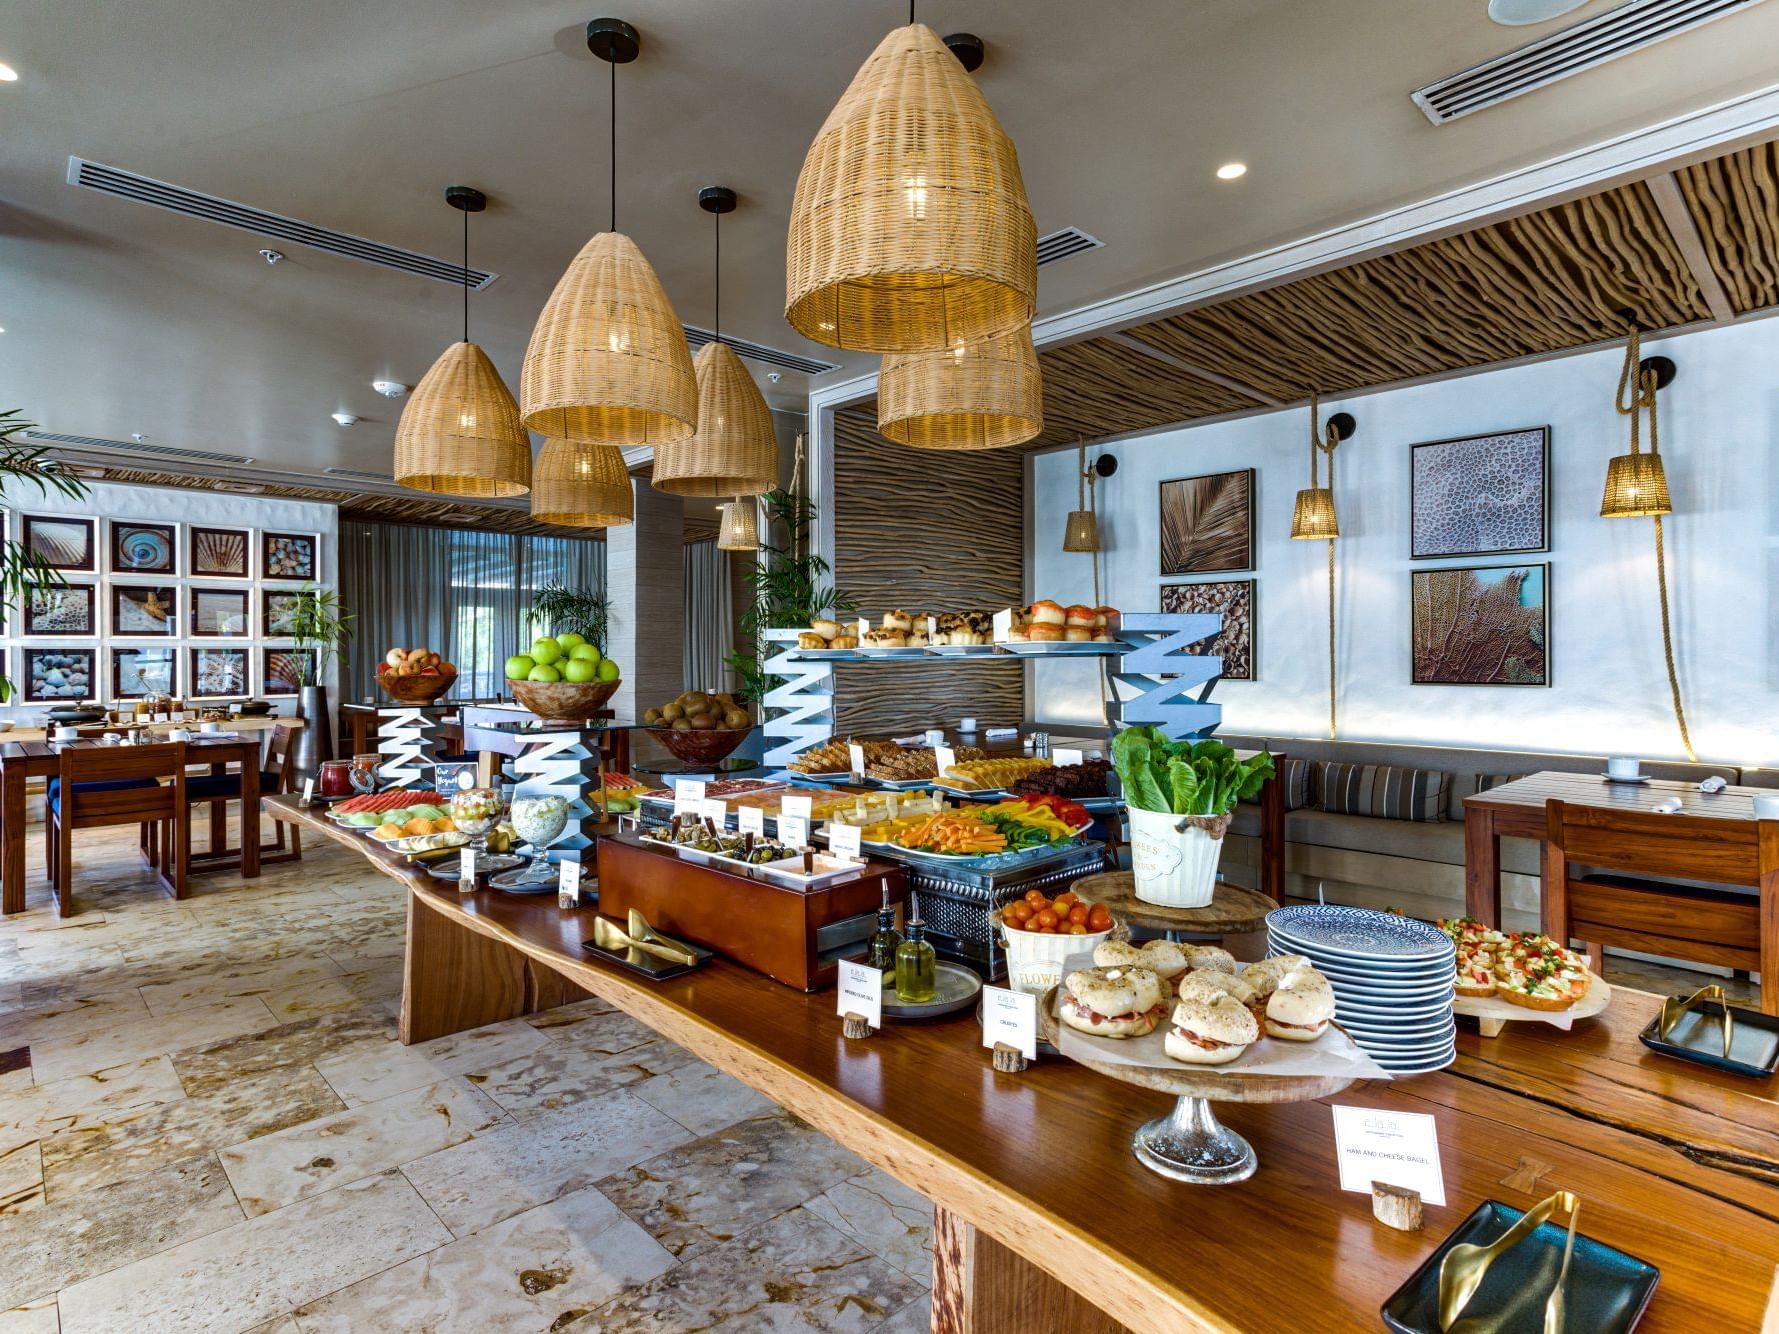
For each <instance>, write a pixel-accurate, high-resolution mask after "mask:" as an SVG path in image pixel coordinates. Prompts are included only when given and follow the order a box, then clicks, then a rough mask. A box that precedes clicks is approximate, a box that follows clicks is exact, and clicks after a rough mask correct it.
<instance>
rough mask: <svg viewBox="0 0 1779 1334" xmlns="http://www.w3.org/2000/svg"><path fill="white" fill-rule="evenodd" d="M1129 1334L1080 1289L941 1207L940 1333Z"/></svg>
mask: <svg viewBox="0 0 1779 1334" xmlns="http://www.w3.org/2000/svg"><path fill="white" fill-rule="evenodd" d="M1037 1330H1042V1331H1044V1334H1129V1327H1128V1326H1126V1325H1121V1324H1119V1323H1118V1322H1117V1321H1116V1320H1113V1319H1112V1318H1111V1317H1110V1316H1108V1315H1107V1314H1106V1313H1105V1312H1104V1311H1102V1310H1100V1308H1099V1307H1097V1306H1095V1305H1094V1304H1093V1303H1092V1302H1090V1301H1088V1300H1087V1298H1085V1297H1083V1296H1081V1295H1080V1294H1079V1293H1078V1292H1076V1291H1075V1290H1074V1289H1073V1288H1070V1287H1068V1286H1067V1285H1066V1284H1063V1283H1060V1282H1058V1281H1057V1280H1056V1279H1054V1278H1052V1277H1051V1276H1050V1275H1049V1274H1047V1273H1045V1272H1044V1271H1043V1270H1042V1269H1039V1268H1038V1267H1037V1266H1036V1265H1034V1264H1032V1263H1031V1262H1030V1261H1029V1260H1027V1259H1025V1258H1024V1257H1023V1256H1021V1255H1019V1254H1018V1253H1016V1252H1014V1251H1011V1250H1009V1249H1008V1248H1007V1247H1005V1246H1003V1245H1001V1243H1000V1242H998V1241H996V1240H994V1238H992V1237H989V1236H987V1235H985V1234H984V1233H982V1232H980V1231H978V1230H977V1229H976V1228H974V1227H972V1226H971V1225H970V1224H968V1223H966V1222H965V1221H964V1220H963V1219H961V1218H959V1217H958V1216H957V1215H956V1214H953V1213H951V1212H949V1211H947V1210H945V1209H939V1208H935V1209H934V1210H933V1334H1033V1331H1037Z"/></svg>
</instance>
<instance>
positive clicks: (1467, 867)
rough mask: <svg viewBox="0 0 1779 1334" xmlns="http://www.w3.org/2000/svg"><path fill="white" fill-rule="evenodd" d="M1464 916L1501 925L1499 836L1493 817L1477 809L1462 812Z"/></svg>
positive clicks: (1469, 807) (1470, 807)
mask: <svg viewBox="0 0 1779 1334" xmlns="http://www.w3.org/2000/svg"><path fill="white" fill-rule="evenodd" d="M1464 912H1465V915H1466V916H1469V917H1474V918H1476V920H1477V921H1479V922H1482V923H1484V924H1485V925H1487V926H1495V927H1498V926H1500V925H1501V836H1500V835H1499V834H1497V833H1496V832H1495V813H1494V812H1493V811H1491V810H1488V809H1486V808H1484V807H1480V806H1466V807H1465V808H1464Z"/></svg>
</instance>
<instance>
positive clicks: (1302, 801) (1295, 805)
mask: <svg viewBox="0 0 1779 1334" xmlns="http://www.w3.org/2000/svg"><path fill="white" fill-rule="evenodd" d="M1315 773H1316V766H1315V765H1314V764H1313V763H1312V762H1311V761H1309V760H1293V759H1287V760H1286V761H1285V774H1284V778H1285V809H1286V810H1288V811H1300V810H1302V809H1303V808H1304V807H1305V806H1308V805H1310V804H1311V803H1312V802H1313V801H1314V800H1315V796H1314V793H1313V792H1312V791H1311V787H1310V785H1311V781H1312V780H1313V779H1314V777H1315Z"/></svg>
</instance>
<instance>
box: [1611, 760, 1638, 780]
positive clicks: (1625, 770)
mask: <svg viewBox="0 0 1779 1334" xmlns="http://www.w3.org/2000/svg"><path fill="white" fill-rule="evenodd" d="M1606 774H1607V776H1608V777H1610V778H1641V777H1642V776H1643V762H1642V761H1641V760H1639V759H1638V758H1637V757H1636V756H1635V755H1608V756H1607V757H1606Z"/></svg>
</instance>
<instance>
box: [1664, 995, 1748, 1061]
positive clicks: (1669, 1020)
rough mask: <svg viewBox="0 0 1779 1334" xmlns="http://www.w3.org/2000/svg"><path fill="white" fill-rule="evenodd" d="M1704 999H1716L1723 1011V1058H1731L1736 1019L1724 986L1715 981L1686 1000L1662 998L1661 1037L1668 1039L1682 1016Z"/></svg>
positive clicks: (1669, 997) (1670, 997)
mask: <svg viewBox="0 0 1779 1334" xmlns="http://www.w3.org/2000/svg"><path fill="white" fill-rule="evenodd" d="M1702 1000H1714V1001H1716V1002H1717V1006H1718V1008H1719V1009H1720V1010H1722V1011H1723V1059H1724V1060H1726V1061H1727V1060H1729V1058H1730V1041H1731V1039H1732V1038H1733V1037H1734V1036H1735V1021H1734V1020H1733V1019H1732V1018H1731V1017H1730V1002H1729V999H1728V998H1727V997H1726V996H1725V995H1724V994H1723V988H1722V987H1721V986H1719V985H1718V984H1717V983H1715V982H1713V983H1712V984H1711V985H1710V986H1708V987H1700V988H1699V989H1698V990H1697V991H1695V992H1693V994H1692V995H1690V996H1688V997H1687V998H1686V999H1685V1000H1683V1001H1682V1000H1675V999H1674V997H1672V996H1665V997H1663V998H1662V1017H1661V1022H1660V1023H1659V1024H1658V1025H1657V1026H1656V1033H1657V1035H1658V1036H1659V1037H1661V1038H1663V1039H1666V1038H1667V1036H1668V1031H1669V1030H1670V1029H1672V1028H1673V1027H1674V1025H1675V1024H1677V1023H1679V1022H1680V1016H1681V1015H1683V1014H1685V1013H1686V1012H1687V1011H1688V1010H1690V1009H1692V1007H1693V1006H1695V1005H1697V1004H1698V1003H1699V1002H1700V1001H1702Z"/></svg>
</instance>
